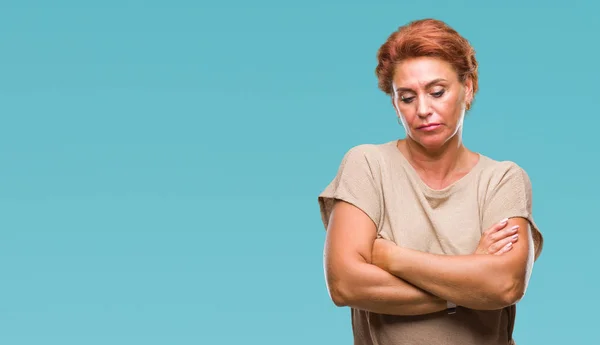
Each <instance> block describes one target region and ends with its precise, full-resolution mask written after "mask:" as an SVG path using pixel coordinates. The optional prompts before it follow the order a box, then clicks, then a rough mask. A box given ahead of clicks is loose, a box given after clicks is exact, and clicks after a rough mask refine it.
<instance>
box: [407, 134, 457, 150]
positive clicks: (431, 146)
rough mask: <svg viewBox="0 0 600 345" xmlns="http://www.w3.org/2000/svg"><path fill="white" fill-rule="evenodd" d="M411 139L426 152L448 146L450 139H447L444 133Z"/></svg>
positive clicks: (417, 136)
mask: <svg viewBox="0 0 600 345" xmlns="http://www.w3.org/2000/svg"><path fill="white" fill-rule="evenodd" d="M411 139H412V140H413V141H415V142H416V143H418V144H419V145H420V146H422V147H423V148H425V149H426V150H427V151H437V150H439V149H442V148H443V147H444V146H445V145H446V144H448V142H449V141H450V140H451V139H452V137H449V136H448V135H445V134H444V133H439V134H436V135H416V136H412V137H411Z"/></svg>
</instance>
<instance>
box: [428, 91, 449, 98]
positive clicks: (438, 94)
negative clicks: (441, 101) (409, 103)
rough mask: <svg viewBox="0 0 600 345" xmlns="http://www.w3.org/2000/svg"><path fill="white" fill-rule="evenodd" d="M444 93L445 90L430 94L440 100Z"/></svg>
mask: <svg viewBox="0 0 600 345" xmlns="http://www.w3.org/2000/svg"><path fill="white" fill-rule="evenodd" d="M445 92H446V90H440V91H436V92H434V93H432V94H431V95H432V96H433V97H435V98H440V97H442V96H443V95H444V93H445Z"/></svg>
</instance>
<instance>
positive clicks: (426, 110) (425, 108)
mask: <svg viewBox="0 0 600 345" xmlns="http://www.w3.org/2000/svg"><path fill="white" fill-rule="evenodd" d="M417 102H418V103H417V116H419V117H420V118H425V117H427V116H429V115H431V105H430V104H429V100H428V99H427V97H419V98H418V101H417Z"/></svg>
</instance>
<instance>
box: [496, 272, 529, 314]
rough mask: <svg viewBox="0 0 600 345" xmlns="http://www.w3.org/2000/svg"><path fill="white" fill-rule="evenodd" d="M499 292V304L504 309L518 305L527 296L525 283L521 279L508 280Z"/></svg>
mask: <svg viewBox="0 0 600 345" xmlns="http://www.w3.org/2000/svg"><path fill="white" fill-rule="evenodd" d="M501 286H502V287H503V288H502V289H501V290H500V291H498V302H499V304H500V306H501V307H502V308H504V307H508V306H511V305H514V304H517V303H518V302H519V301H520V300H521V299H522V298H523V296H525V283H524V282H523V281H522V280H520V279H512V280H508V282H507V283H505V284H503V285H501Z"/></svg>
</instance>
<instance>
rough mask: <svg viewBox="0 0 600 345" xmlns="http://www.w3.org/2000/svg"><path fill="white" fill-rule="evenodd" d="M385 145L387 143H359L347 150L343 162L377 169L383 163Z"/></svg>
mask: <svg viewBox="0 0 600 345" xmlns="http://www.w3.org/2000/svg"><path fill="white" fill-rule="evenodd" d="M385 145H386V144H358V145H355V146H352V147H350V149H348V150H347V151H346V152H345V154H344V157H343V159H342V164H344V165H353V166H356V167H370V168H371V169H377V168H379V167H380V166H381V164H382V160H383V150H384V146H385Z"/></svg>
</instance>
